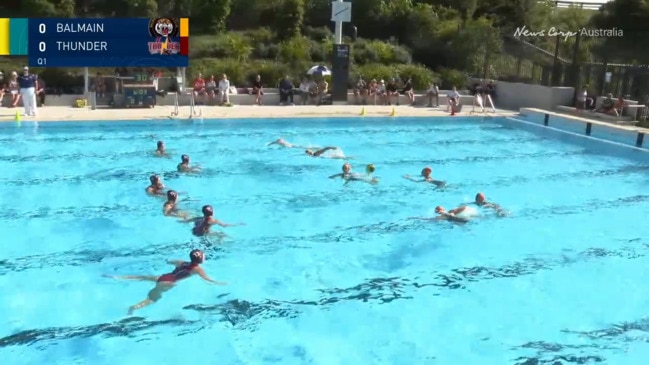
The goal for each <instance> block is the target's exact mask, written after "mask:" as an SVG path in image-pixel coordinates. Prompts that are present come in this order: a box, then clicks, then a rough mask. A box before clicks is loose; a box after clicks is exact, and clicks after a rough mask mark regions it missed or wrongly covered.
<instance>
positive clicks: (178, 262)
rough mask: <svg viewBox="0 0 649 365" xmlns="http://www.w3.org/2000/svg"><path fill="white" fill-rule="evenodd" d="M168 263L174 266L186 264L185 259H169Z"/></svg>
mask: <svg viewBox="0 0 649 365" xmlns="http://www.w3.org/2000/svg"><path fill="white" fill-rule="evenodd" d="M167 263H168V264H169V265H174V266H176V267H178V266H180V265H182V264H184V263H185V261H183V260H169V261H167Z"/></svg>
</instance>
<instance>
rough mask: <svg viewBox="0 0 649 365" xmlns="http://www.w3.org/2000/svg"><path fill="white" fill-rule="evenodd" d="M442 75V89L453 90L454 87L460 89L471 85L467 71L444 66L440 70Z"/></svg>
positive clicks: (440, 86)
mask: <svg viewBox="0 0 649 365" xmlns="http://www.w3.org/2000/svg"><path fill="white" fill-rule="evenodd" d="M439 76H440V83H441V85H439V88H440V89H443V90H451V89H452V88H453V87H457V88H458V89H465V88H467V87H468V86H469V79H470V78H469V75H468V74H467V73H466V72H462V71H458V70H453V69H450V68H442V69H440V70H439Z"/></svg>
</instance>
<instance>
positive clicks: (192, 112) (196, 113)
mask: <svg viewBox="0 0 649 365" xmlns="http://www.w3.org/2000/svg"><path fill="white" fill-rule="evenodd" d="M190 95H191V98H190V104H189V106H190V109H189V119H192V118H194V117H199V118H202V117H203V108H201V107H197V105H196V100H195V99H194V93H191V94H190ZM179 99H180V98H179V97H178V93H174V110H173V111H172V112H171V118H174V117H177V116H178V115H179V114H180V101H179Z"/></svg>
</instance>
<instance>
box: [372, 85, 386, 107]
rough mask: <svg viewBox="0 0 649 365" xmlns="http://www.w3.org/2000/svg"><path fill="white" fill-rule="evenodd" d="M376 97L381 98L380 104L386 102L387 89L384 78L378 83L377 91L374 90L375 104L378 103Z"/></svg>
mask: <svg viewBox="0 0 649 365" xmlns="http://www.w3.org/2000/svg"><path fill="white" fill-rule="evenodd" d="M376 99H379V100H380V105H385V104H386V89H385V81H384V80H381V82H379V83H377V84H376V91H375V92H374V105H376Z"/></svg>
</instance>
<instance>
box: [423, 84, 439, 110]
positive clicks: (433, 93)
mask: <svg viewBox="0 0 649 365" xmlns="http://www.w3.org/2000/svg"><path fill="white" fill-rule="evenodd" d="M426 96H427V97H428V107H429V108H432V107H433V106H434V107H435V108H437V107H439V87H438V86H437V84H436V83H434V82H433V83H432V84H430V86H428V90H426ZM433 99H435V105H433Z"/></svg>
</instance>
